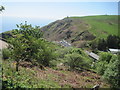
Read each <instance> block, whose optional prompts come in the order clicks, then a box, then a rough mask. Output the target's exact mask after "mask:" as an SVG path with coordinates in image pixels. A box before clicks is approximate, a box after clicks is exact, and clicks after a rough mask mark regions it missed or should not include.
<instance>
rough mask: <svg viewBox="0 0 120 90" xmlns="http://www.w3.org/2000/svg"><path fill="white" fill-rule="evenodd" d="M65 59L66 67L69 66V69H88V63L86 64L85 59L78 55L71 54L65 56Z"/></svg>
mask: <svg viewBox="0 0 120 90" xmlns="http://www.w3.org/2000/svg"><path fill="white" fill-rule="evenodd" d="M66 59H67V60H68V65H69V66H70V69H71V70H72V69H75V70H76V69H83V68H89V67H90V63H89V62H87V61H88V60H87V58H85V57H83V56H82V55H80V54H77V53H72V54H67V55H66Z"/></svg>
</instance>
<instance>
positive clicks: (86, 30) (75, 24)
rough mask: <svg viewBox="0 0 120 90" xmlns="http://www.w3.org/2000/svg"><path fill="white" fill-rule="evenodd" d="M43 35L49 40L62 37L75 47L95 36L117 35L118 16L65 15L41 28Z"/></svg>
mask: <svg viewBox="0 0 120 90" xmlns="http://www.w3.org/2000/svg"><path fill="white" fill-rule="evenodd" d="M41 29H42V30H43V32H44V37H45V38H46V39H47V40H50V41H59V40H62V39H65V40H67V41H68V42H70V43H72V45H74V46H77V47H82V45H84V44H85V43H86V42H88V41H91V40H93V39H96V38H106V37H107V36H108V35H110V34H112V35H118V16H117V15H99V16H85V17H66V18H64V19H62V20H57V21H55V22H52V23H50V24H48V25H46V26H44V27H42V28H41Z"/></svg>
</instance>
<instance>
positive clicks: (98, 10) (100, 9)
mask: <svg viewBox="0 0 120 90" xmlns="http://www.w3.org/2000/svg"><path fill="white" fill-rule="evenodd" d="M18 1H19V0H18ZM2 5H4V6H5V11H4V12H3V13H2V16H4V17H23V18H24V17H25V18H41V19H51V20H56V19H62V18H64V17H66V16H88V15H105V14H108V15H117V14H118V3H117V2H3V3H2Z"/></svg>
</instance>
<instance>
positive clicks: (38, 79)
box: [3, 61, 109, 88]
mask: <svg viewBox="0 0 120 90" xmlns="http://www.w3.org/2000/svg"><path fill="white" fill-rule="evenodd" d="M62 68H63V69H62ZM71 77H72V78H71ZM7 79H9V82H8V81H7ZM3 80H4V82H3V85H5V87H7V88H12V87H15V85H16V86H17V85H19V87H21V88H92V87H93V86H94V85H96V84H99V85H100V87H102V88H109V84H107V83H106V82H104V81H103V80H102V77H101V76H99V75H98V74H96V73H93V72H89V71H84V72H81V73H77V72H71V71H68V70H65V67H64V66H61V68H60V67H58V68H57V70H55V69H52V68H49V67H46V69H45V70H41V69H40V68H39V67H37V66H33V65H32V64H31V63H30V62H22V63H20V71H19V74H17V73H15V62H14V61H9V62H8V61H3ZM18 80H19V81H18ZM11 81H12V82H13V83H12V82H11ZM7 85H10V86H9V87H8V86H7ZM5 87H3V88H5Z"/></svg>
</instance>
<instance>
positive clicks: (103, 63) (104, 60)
mask: <svg viewBox="0 0 120 90" xmlns="http://www.w3.org/2000/svg"><path fill="white" fill-rule="evenodd" d="M112 56H113V55H112V54H111V53H107V52H102V53H101V54H100V59H99V61H98V62H97V63H96V64H95V67H96V70H97V73H99V74H100V75H103V74H104V72H105V70H106V69H107V67H108V64H109V62H110V60H111V58H112Z"/></svg>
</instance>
